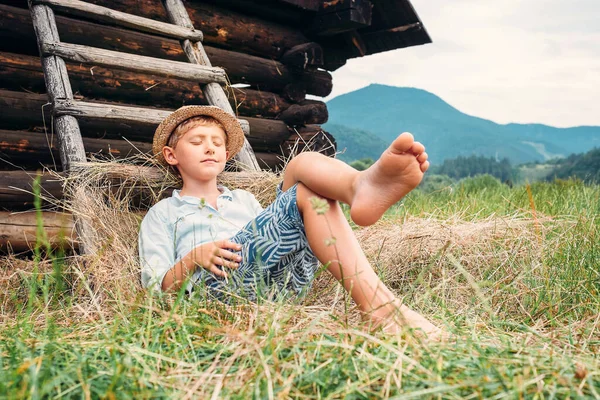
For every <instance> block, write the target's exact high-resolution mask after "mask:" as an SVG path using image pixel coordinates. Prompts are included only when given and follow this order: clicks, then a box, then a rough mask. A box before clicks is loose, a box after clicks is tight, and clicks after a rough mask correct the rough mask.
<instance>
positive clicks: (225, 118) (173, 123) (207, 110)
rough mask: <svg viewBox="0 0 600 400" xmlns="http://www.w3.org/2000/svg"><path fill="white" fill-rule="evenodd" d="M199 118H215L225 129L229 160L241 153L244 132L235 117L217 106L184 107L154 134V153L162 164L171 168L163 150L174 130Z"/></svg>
mask: <svg viewBox="0 0 600 400" xmlns="http://www.w3.org/2000/svg"><path fill="white" fill-rule="evenodd" d="M198 116H208V117H213V118H214V119H216V120H217V121H219V122H220V123H221V125H223V127H224V128H225V136H226V140H225V147H226V148H227V151H228V152H229V155H228V157H227V160H230V159H231V158H233V157H234V156H235V155H236V154H237V153H239V151H240V150H241V149H242V146H243V145H244V131H243V130H242V126H241V125H240V123H239V121H238V120H237V118H236V117H235V116H233V115H231V114H229V113H228V112H226V111H224V110H223V109H221V108H219V107H215V106H183V107H181V108H179V109H177V110H175V111H173V112H172V113H171V114H169V116H167V117H166V118H165V119H164V120H163V121H162V122H161V123H160V125H158V128H156V131H155V132H154V140H153V141H152V153H153V154H154V156H155V157H156V159H157V161H158V162H159V163H160V164H162V165H164V166H169V164H168V163H167V161H166V160H165V158H164V156H163V148H164V147H165V146H166V145H167V141H168V140H169V137H171V134H172V133H173V130H175V128H177V126H179V124H181V123H182V122H184V121H186V120H188V119H190V118H192V117H198Z"/></svg>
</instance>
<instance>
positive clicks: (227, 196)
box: [138, 186, 262, 289]
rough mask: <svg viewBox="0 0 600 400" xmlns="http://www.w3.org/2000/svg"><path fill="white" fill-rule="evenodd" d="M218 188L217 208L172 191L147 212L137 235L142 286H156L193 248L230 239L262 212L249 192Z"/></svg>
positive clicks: (196, 198)
mask: <svg viewBox="0 0 600 400" xmlns="http://www.w3.org/2000/svg"><path fill="white" fill-rule="evenodd" d="M218 188H219V190H220V191H221V195H220V196H219V197H218V198H217V209H215V208H213V207H212V206H211V205H210V204H208V203H206V202H205V201H204V199H199V198H198V197H194V196H180V194H179V190H174V191H173V195H172V196H171V197H169V198H167V199H163V200H161V201H160V202H158V203H156V204H155V205H154V206H153V207H152V208H151V209H150V210H149V211H148V213H147V214H146V216H145V217H144V219H143V221H142V224H141V227H140V234H139V238H138V242H139V243H138V244H139V255H140V262H141V264H142V285H143V286H144V287H149V288H156V287H157V288H158V289H160V287H161V285H162V280H163V278H164V276H165V274H166V273H167V271H169V270H170V269H171V267H173V265H175V264H176V263H177V262H178V261H179V260H181V259H182V258H183V257H184V256H185V255H187V254H188V253H189V252H190V251H191V250H192V249H193V248H194V247H197V246H199V245H201V244H203V243H206V242H214V241H216V240H222V239H229V238H231V237H232V236H234V235H235V234H236V233H237V232H239V231H240V230H241V229H242V228H243V227H244V226H245V225H246V224H247V223H248V222H250V221H251V220H252V219H254V218H255V217H256V216H257V215H258V214H259V213H260V212H261V211H262V207H261V205H260V204H259V203H258V201H257V200H256V198H255V197H254V195H252V194H251V193H249V192H247V191H245V190H240V189H236V190H233V191H231V190H229V189H227V188H226V187H224V186H218ZM194 275H196V273H194ZM194 278H195V276H192V279H191V282H194V281H195V279H194ZM190 284H191V283H190Z"/></svg>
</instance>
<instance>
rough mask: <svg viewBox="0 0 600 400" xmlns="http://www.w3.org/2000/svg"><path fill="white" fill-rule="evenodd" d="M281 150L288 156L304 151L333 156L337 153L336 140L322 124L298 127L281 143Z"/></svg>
mask: <svg viewBox="0 0 600 400" xmlns="http://www.w3.org/2000/svg"><path fill="white" fill-rule="evenodd" d="M281 150H282V153H283V155H284V156H288V157H289V156H290V155H294V154H299V153H301V152H304V151H316V152H319V153H321V154H325V155H326V156H330V157H333V156H334V155H335V153H336V142H335V139H334V137H333V136H331V134H330V133H329V132H325V131H324V130H323V129H321V127H320V126H315V125H309V126H306V127H302V128H297V129H296V131H295V133H294V134H293V135H292V136H290V137H289V138H288V140H286V141H285V142H284V143H283V144H282V145H281Z"/></svg>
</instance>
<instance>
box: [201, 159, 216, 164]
mask: <svg viewBox="0 0 600 400" xmlns="http://www.w3.org/2000/svg"><path fill="white" fill-rule="evenodd" d="M205 162H218V161H217V160H215V159H214V158H207V159H206V160H202V161H201V163H205Z"/></svg>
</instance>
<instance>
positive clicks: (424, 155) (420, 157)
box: [417, 152, 429, 164]
mask: <svg viewBox="0 0 600 400" xmlns="http://www.w3.org/2000/svg"><path fill="white" fill-rule="evenodd" d="M427 158H429V156H428V155H427V153H426V152H422V153H421V154H419V155H418V156H417V161H418V162H420V163H421V164H423V163H424V162H425V161H427Z"/></svg>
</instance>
